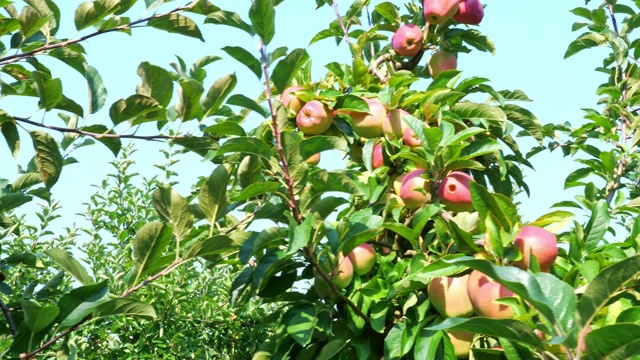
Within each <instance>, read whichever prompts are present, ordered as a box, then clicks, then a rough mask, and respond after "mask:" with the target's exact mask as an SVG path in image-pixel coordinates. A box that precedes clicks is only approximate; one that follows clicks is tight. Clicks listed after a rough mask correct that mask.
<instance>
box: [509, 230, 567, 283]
mask: <svg viewBox="0 0 640 360" xmlns="http://www.w3.org/2000/svg"><path fill="white" fill-rule="evenodd" d="M513 244H514V245H515V246H516V247H517V248H518V250H520V252H521V253H522V259H521V260H519V261H517V262H516V263H515V264H514V265H515V266H517V267H519V268H521V269H524V270H526V269H529V267H530V265H531V257H532V256H535V257H536V259H537V260H538V264H540V271H543V272H549V271H550V270H551V265H553V262H554V261H556V258H557V257H558V239H557V238H556V236H555V235H554V234H553V233H551V232H550V231H548V230H546V229H543V228H541V227H538V226H525V227H523V228H522V229H520V231H519V232H518V234H517V235H516V238H515V240H513Z"/></svg>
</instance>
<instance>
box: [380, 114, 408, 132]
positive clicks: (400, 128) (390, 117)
mask: <svg viewBox="0 0 640 360" xmlns="http://www.w3.org/2000/svg"><path fill="white" fill-rule="evenodd" d="M403 115H407V116H409V115H410V114H409V113H408V112H407V111H405V110H402V109H393V110H391V111H389V113H388V114H387V118H386V119H385V121H384V122H383V123H382V132H383V133H384V136H385V137H386V138H387V139H389V140H393V139H402V136H403V134H404V132H405V130H406V129H407V128H409V126H407V124H406V123H405V122H404V120H402V116H403Z"/></svg>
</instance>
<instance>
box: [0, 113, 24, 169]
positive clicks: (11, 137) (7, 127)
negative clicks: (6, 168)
mask: <svg viewBox="0 0 640 360" xmlns="http://www.w3.org/2000/svg"><path fill="white" fill-rule="evenodd" d="M3 115H4V114H3ZM0 130H1V131H2V135H3V136H4V139H5V140H6V141H7V145H9V150H11V155H13V158H14V159H18V152H19V151H20V134H19V133H18V128H17V127H16V123H15V121H7V122H0Z"/></svg>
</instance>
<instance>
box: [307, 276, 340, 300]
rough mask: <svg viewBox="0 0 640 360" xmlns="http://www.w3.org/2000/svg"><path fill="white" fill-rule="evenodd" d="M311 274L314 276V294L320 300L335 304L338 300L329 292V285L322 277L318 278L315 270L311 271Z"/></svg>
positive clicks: (336, 296)
mask: <svg viewBox="0 0 640 360" xmlns="http://www.w3.org/2000/svg"><path fill="white" fill-rule="evenodd" d="M313 273H314V275H315V276H314V277H315V281H314V283H313V284H314V286H313V287H314V289H315V291H316V294H318V296H319V297H320V298H321V299H328V300H331V301H332V302H337V301H338V300H339V298H338V295H336V294H335V293H333V291H331V287H330V286H329V284H328V283H327V282H326V281H325V280H324V279H323V278H322V276H320V274H318V272H317V271H316V270H315V269H313Z"/></svg>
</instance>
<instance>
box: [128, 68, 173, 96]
mask: <svg viewBox="0 0 640 360" xmlns="http://www.w3.org/2000/svg"><path fill="white" fill-rule="evenodd" d="M138 75H139V76H140V78H141V81H140V83H139V84H138V86H137V87H136V92H137V93H138V94H140V95H144V96H148V97H150V98H153V99H155V100H156V101H157V102H158V103H159V104H160V105H161V106H162V107H167V105H169V101H171V97H172V96H173V81H172V79H171V75H170V74H169V72H168V71H167V70H165V69H163V68H161V67H159V66H156V65H151V64H150V63H149V62H147V61H144V62H142V63H140V66H138Z"/></svg>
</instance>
